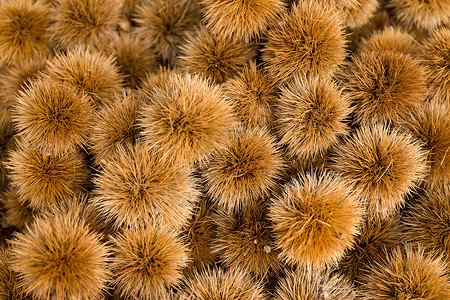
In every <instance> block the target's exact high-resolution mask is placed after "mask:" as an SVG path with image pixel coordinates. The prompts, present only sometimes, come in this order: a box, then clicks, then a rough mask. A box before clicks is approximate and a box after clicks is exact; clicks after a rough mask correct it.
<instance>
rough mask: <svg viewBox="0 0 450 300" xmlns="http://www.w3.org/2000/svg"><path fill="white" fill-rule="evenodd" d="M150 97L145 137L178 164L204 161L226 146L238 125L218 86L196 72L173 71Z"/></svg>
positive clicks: (144, 118) (144, 112) (143, 125)
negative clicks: (177, 72) (180, 72)
mask: <svg viewBox="0 0 450 300" xmlns="http://www.w3.org/2000/svg"><path fill="white" fill-rule="evenodd" d="M148 100H149V103H148V104H147V105H145V106H144V107H143V108H142V114H141V117H140V126H141V128H142V135H143V137H144V140H145V141H146V142H147V144H148V145H149V146H150V147H151V148H153V149H154V150H155V151H157V152H158V153H159V155H161V156H166V157H167V158H168V159H171V160H173V161H176V162H179V163H191V162H199V161H204V160H205V159H206V158H207V157H208V156H209V155H210V154H211V152H213V151H215V150H217V149H218V148H221V147H224V145H225V144H226V141H227V136H228V135H229V133H230V132H231V130H232V129H233V127H234V125H235V120H234V116H233V113H232V107H231V105H230V104H229V103H228V102H227V101H226V100H225V99H224V97H223V94H222V92H221V90H220V89H219V87H217V86H214V85H211V84H210V83H209V82H208V80H205V79H203V78H201V77H200V76H197V75H189V74H184V75H178V74H173V76H170V77H169V80H168V81H167V82H165V83H163V84H162V85H161V86H160V87H155V88H154V89H153V91H152V92H151V93H150V94H149V99H148Z"/></svg>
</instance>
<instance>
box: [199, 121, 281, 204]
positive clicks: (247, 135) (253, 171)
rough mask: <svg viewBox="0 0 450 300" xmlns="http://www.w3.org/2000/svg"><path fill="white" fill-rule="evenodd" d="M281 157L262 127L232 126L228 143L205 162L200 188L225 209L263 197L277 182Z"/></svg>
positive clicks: (272, 140)
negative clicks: (202, 187) (201, 186)
mask: <svg viewBox="0 0 450 300" xmlns="http://www.w3.org/2000/svg"><path fill="white" fill-rule="evenodd" d="M283 164H284V161H283V158H282V156H281V153H280V151H279V150H278V148H277V145H276V143H275V141H274V139H273V138H272V136H271V135H270V134H269V133H268V132H267V131H266V130H264V129H260V128H253V129H251V128H243V129H236V130H235V131H234V134H233V135H232V136H231V138H230V140H229V142H228V144H227V145H226V147H224V148H223V149H220V150H218V151H217V152H216V153H214V154H212V156H211V157H210V158H209V159H208V161H207V162H206V165H205V167H204V170H203V173H202V177H203V179H204V188H205V190H206V193H207V195H209V196H210V197H211V198H212V200H213V201H214V202H216V203H217V204H218V205H219V206H220V207H222V208H224V209H226V210H236V209H239V208H240V207H241V206H242V205H244V204H246V203H251V202H252V201H253V200H255V199H257V198H260V197H265V196H267V195H268V194H269V193H270V192H271V191H272V190H273V189H274V188H275V187H276V184H277V179H278V178H279V177H280V175H281V172H282V169H283Z"/></svg>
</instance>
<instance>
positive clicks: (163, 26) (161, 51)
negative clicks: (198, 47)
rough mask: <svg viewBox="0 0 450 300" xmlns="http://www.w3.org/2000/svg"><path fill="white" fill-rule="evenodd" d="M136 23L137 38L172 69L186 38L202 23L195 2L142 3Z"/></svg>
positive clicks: (147, 0) (156, 0) (149, 0)
mask: <svg viewBox="0 0 450 300" xmlns="http://www.w3.org/2000/svg"><path fill="white" fill-rule="evenodd" d="M140 2H141V3H139V5H137V6H136V8H135V14H134V18H133V20H134V21H135V22H136V24H137V27H136V32H137V34H138V35H139V36H140V37H141V38H142V39H143V40H144V41H145V42H146V43H147V44H148V45H149V46H150V47H152V49H153V50H154V51H155V54H156V56H157V57H158V58H159V59H160V60H161V62H163V63H165V64H168V65H171V66H173V65H174V64H175V59H176V57H177V56H178V54H179V52H180V46H181V45H182V44H183V43H185V39H186V37H187V34H188V33H189V32H191V31H193V28H194V27H195V25H196V24H197V23H199V22H200V14H199V9H200V7H199V5H198V3H197V1H196V0H142V1H140Z"/></svg>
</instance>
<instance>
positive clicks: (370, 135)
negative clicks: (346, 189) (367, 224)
mask: <svg viewBox="0 0 450 300" xmlns="http://www.w3.org/2000/svg"><path fill="white" fill-rule="evenodd" d="M426 155H427V152H426V151H425V150H424V149H423V148H422V144H420V143H419V142H418V141H416V140H414V139H413V138H412V136H411V135H409V134H405V133H402V132H400V131H398V130H390V129H389V128H388V127H386V126H381V125H377V126H364V127H362V128H360V129H358V130H357V131H356V132H355V133H354V134H353V135H352V136H350V137H348V138H347V140H346V141H345V142H344V143H343V144H342V145H341V146H339V147H336V149H335V155H334V158H333V161H334V162H333V164H332V168H333V169H334V170H335V171H337V172H338V173H339V174H340V175H341V176H342V177H343V178H344V179H345V180H346V181H347V182H349V183H350V184H351V185H352V187H353V189H354V190H355V191H356V192H358V194H359V198H360V199H361V201H362V203H364V206H365V207H366V209H367V210H368V212H369V213H370V214H372V215H378V216H380V217H387V216H389V215H392V214H393V213H394V212H395V211H396V210H397V209H399V208H400V207H401V206H402V205H403V204H404V202H405V197H406V196H407V195H408V194H410V193H411V192H412V191H414V189H415V188H416V187H417V185H419V184H420V183H421V181H422V180H423V178H424V177H425V175H426V174H427V171H428V165H427V163H426Z"/></svg>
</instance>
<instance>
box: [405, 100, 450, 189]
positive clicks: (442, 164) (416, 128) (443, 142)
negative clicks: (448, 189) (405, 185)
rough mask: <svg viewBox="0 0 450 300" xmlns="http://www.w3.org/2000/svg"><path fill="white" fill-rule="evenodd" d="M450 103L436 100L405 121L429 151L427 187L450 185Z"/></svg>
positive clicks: (410, 130)
mask: <svg viewBox="0 0 450 300" xmlns="http://www.w3.org/2000/svg"><path fill="white" fill-rule="evenodd" d="M449 115H450V105H447V104H445V103H440V101H439V99H434V100H431V101H428V102H427V103H425V104H424V105H423V106H422V107H421V108H420V109H418V110H415V111H414V112H412V113H411V114H410V115H408V116H407V117H406V118H405V119H404V120H403V121H402V126H403V128H405V130H406V131H407V132H409V133H412V135H413V136H414V137H415V138H416V139H418V140H419V141H420V142H422V143H423V144H424V147H425V149H426V150H428V157H427V160H428V163H429V166H430V170H429V174H428V176H427V177H426V180H425V182H424V184H425V186H428V187H433V186H435V185H440V184H443V185H448V184H450V155H449V151H450V118H449Z"/></svg>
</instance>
